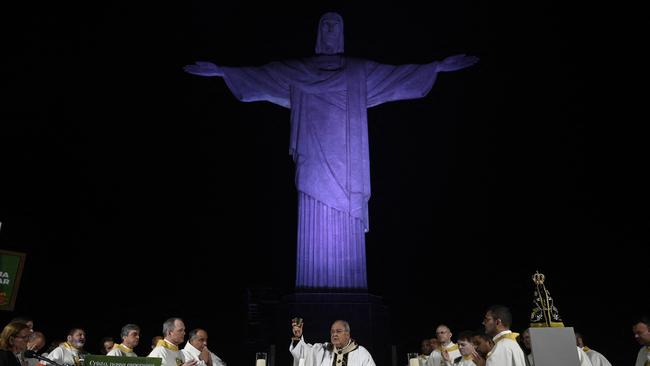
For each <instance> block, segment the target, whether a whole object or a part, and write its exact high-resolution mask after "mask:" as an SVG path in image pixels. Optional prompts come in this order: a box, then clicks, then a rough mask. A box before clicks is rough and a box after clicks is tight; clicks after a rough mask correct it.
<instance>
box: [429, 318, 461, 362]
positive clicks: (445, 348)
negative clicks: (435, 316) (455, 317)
mask: <svg viewBox="0 0 650 366" xmlns="http://www.w3.org/2000/svg"><path fill="white" fill-rule="evenodd" d="M452 335H453V333H451V330H450V329H449V327H448V326H446V325H444V324H440V325H439V326H438V327H437V328H436V338H437V339H438V342H439V343H440V347H438V348H436V349H434V350H433V352H431V354H430V355H429V358H428V359H427V363H426V366H445V364H446V362H445V359H444V358H443V357H442V353H443V352H447V354H448V355H449V359H450V360H451V361H453V360H455V359H456V358H458V357H460V351H459V350H458V345H457V344H455V343H454V342H452V341H451V336H452Z"/></svg>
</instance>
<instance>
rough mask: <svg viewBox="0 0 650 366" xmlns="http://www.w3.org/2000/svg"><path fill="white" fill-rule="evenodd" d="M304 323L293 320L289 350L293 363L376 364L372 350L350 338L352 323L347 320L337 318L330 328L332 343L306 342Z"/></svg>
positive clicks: (317, 365)
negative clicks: (303, 331) (303, 335)
mask: <svg viewBox="0 0 650 366" xmlns="http://www.w3.org/2000/svg"><path fill="white" fill-rule="evenodd" d="M303 325H304V323H303V322H300V324H297V323H296V322H295V321H292V323H291V327H292V331H293V338H292V342H291V345H290V346H289V351H290V352H291V354H292V355H293V365H294V366H298V365H300V366H302V365H301V362H300V360H304V361H303V363H304V366H330V365H347V366H375V361H373V359H372V356H371V355H370V352H368V350H366V349H365V348H364V347H363V346H360V345H358V344H357V342H355V341H354V340H353V339H351V338H350V324H348V322H346V321H345V320H337V321H335V322H334V323H333V324H332V327H331V328H330V342H331V343H327V342H325V343H314V344H309V343H306V342H305V339H304V338H303V337H302V328H303Z"/></svg>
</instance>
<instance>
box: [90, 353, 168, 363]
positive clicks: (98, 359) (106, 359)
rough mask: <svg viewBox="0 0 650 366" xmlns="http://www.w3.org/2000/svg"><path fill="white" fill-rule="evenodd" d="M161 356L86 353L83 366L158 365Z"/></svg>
mask: <svg viewBox="0 0 650 366" xmlns="http://www.w3.org/2000/svg"><path fill="white" fill-rule="evenodd" d="M161 362H162V358H158V357H115V356H99V355H86V356H85V357H84V366H160V363H161Z"/></svg>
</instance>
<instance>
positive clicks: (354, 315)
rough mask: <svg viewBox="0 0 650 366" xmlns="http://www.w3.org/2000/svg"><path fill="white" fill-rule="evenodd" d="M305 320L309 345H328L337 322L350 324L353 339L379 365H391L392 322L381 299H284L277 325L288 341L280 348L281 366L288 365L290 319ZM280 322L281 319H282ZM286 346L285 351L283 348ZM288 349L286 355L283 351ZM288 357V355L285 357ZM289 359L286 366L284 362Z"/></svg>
mask: <svg viewBox="0 0 650 366" xmlns="http://www.w3.org/2000/svg"><path fill="white" fill-rule="evenodd" d="M294 317H301V318H303V319H304V323H305V325H304V334H303V335H304V337H305V341H307V342H308V343H323V342H329V341H330V338H329V335H330V327H331V325H332V323H333V322H334V321H335V320H339V319H340V320H346V321H347V322H348V323H350V334H351V336H352V339H354V340H355V341H357V343H359V344H360V345H362V346H363V347H365V348H367V349H368V351H369V352H370V354H371V355H372V357H373V359H374V360H375V363H376V364H378V365H390V364H391V361H390V360H391V347H390V339H389V329H390V319H389V312H388V308H387V307H386V305H384V304H383V301H382V298H381V297H379V296H375V295H371V294H368V293H363V292H358V293H354V292H351V293H316V292H314V293H309V292H303V293H295V294H291V295H288V296H285V297H284V298H283V299H282V306H281V309H280V311H279V312H278V322H277V323H278V324H283V326H284V325H286V329H287V332H286V334H287V337H286V338H285V341H284V342H283V343H279V344H280V347H279V349H280V352H278V360H279V361H280V363H278V365H289V364H290V362H291V355H290V354H289V350H288V349H289V338H290V334H291V318H294ZM280 318H281V319H280ZM283 344H285V345H286V347H283V346H282V345H283ZM283 349H286V352H285V351H284V350H283ZM285 353H286V354H285ZM283 354H284V356H285V357H286V360H287V361H286V363H285V362H284V361H283V360H284V357H283Z"/></svg>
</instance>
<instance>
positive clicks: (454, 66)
mask: <svg viewBox="0 0 650 366" xmlns="http://www.w3.org/2000/svg"><path fill="white" fill-rule="evenodd" d="M478 60H479V59H478V57H476V56H467V55H465V54H460V55H453V56H449V57H447V58H445V59H444V60H442V61H440V62H439V63H438V71H440V72H445V71H456V70H462V69H464V68H466V67H470V66H472V65H474V64H475V63H477V62H478Z"/></svg>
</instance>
